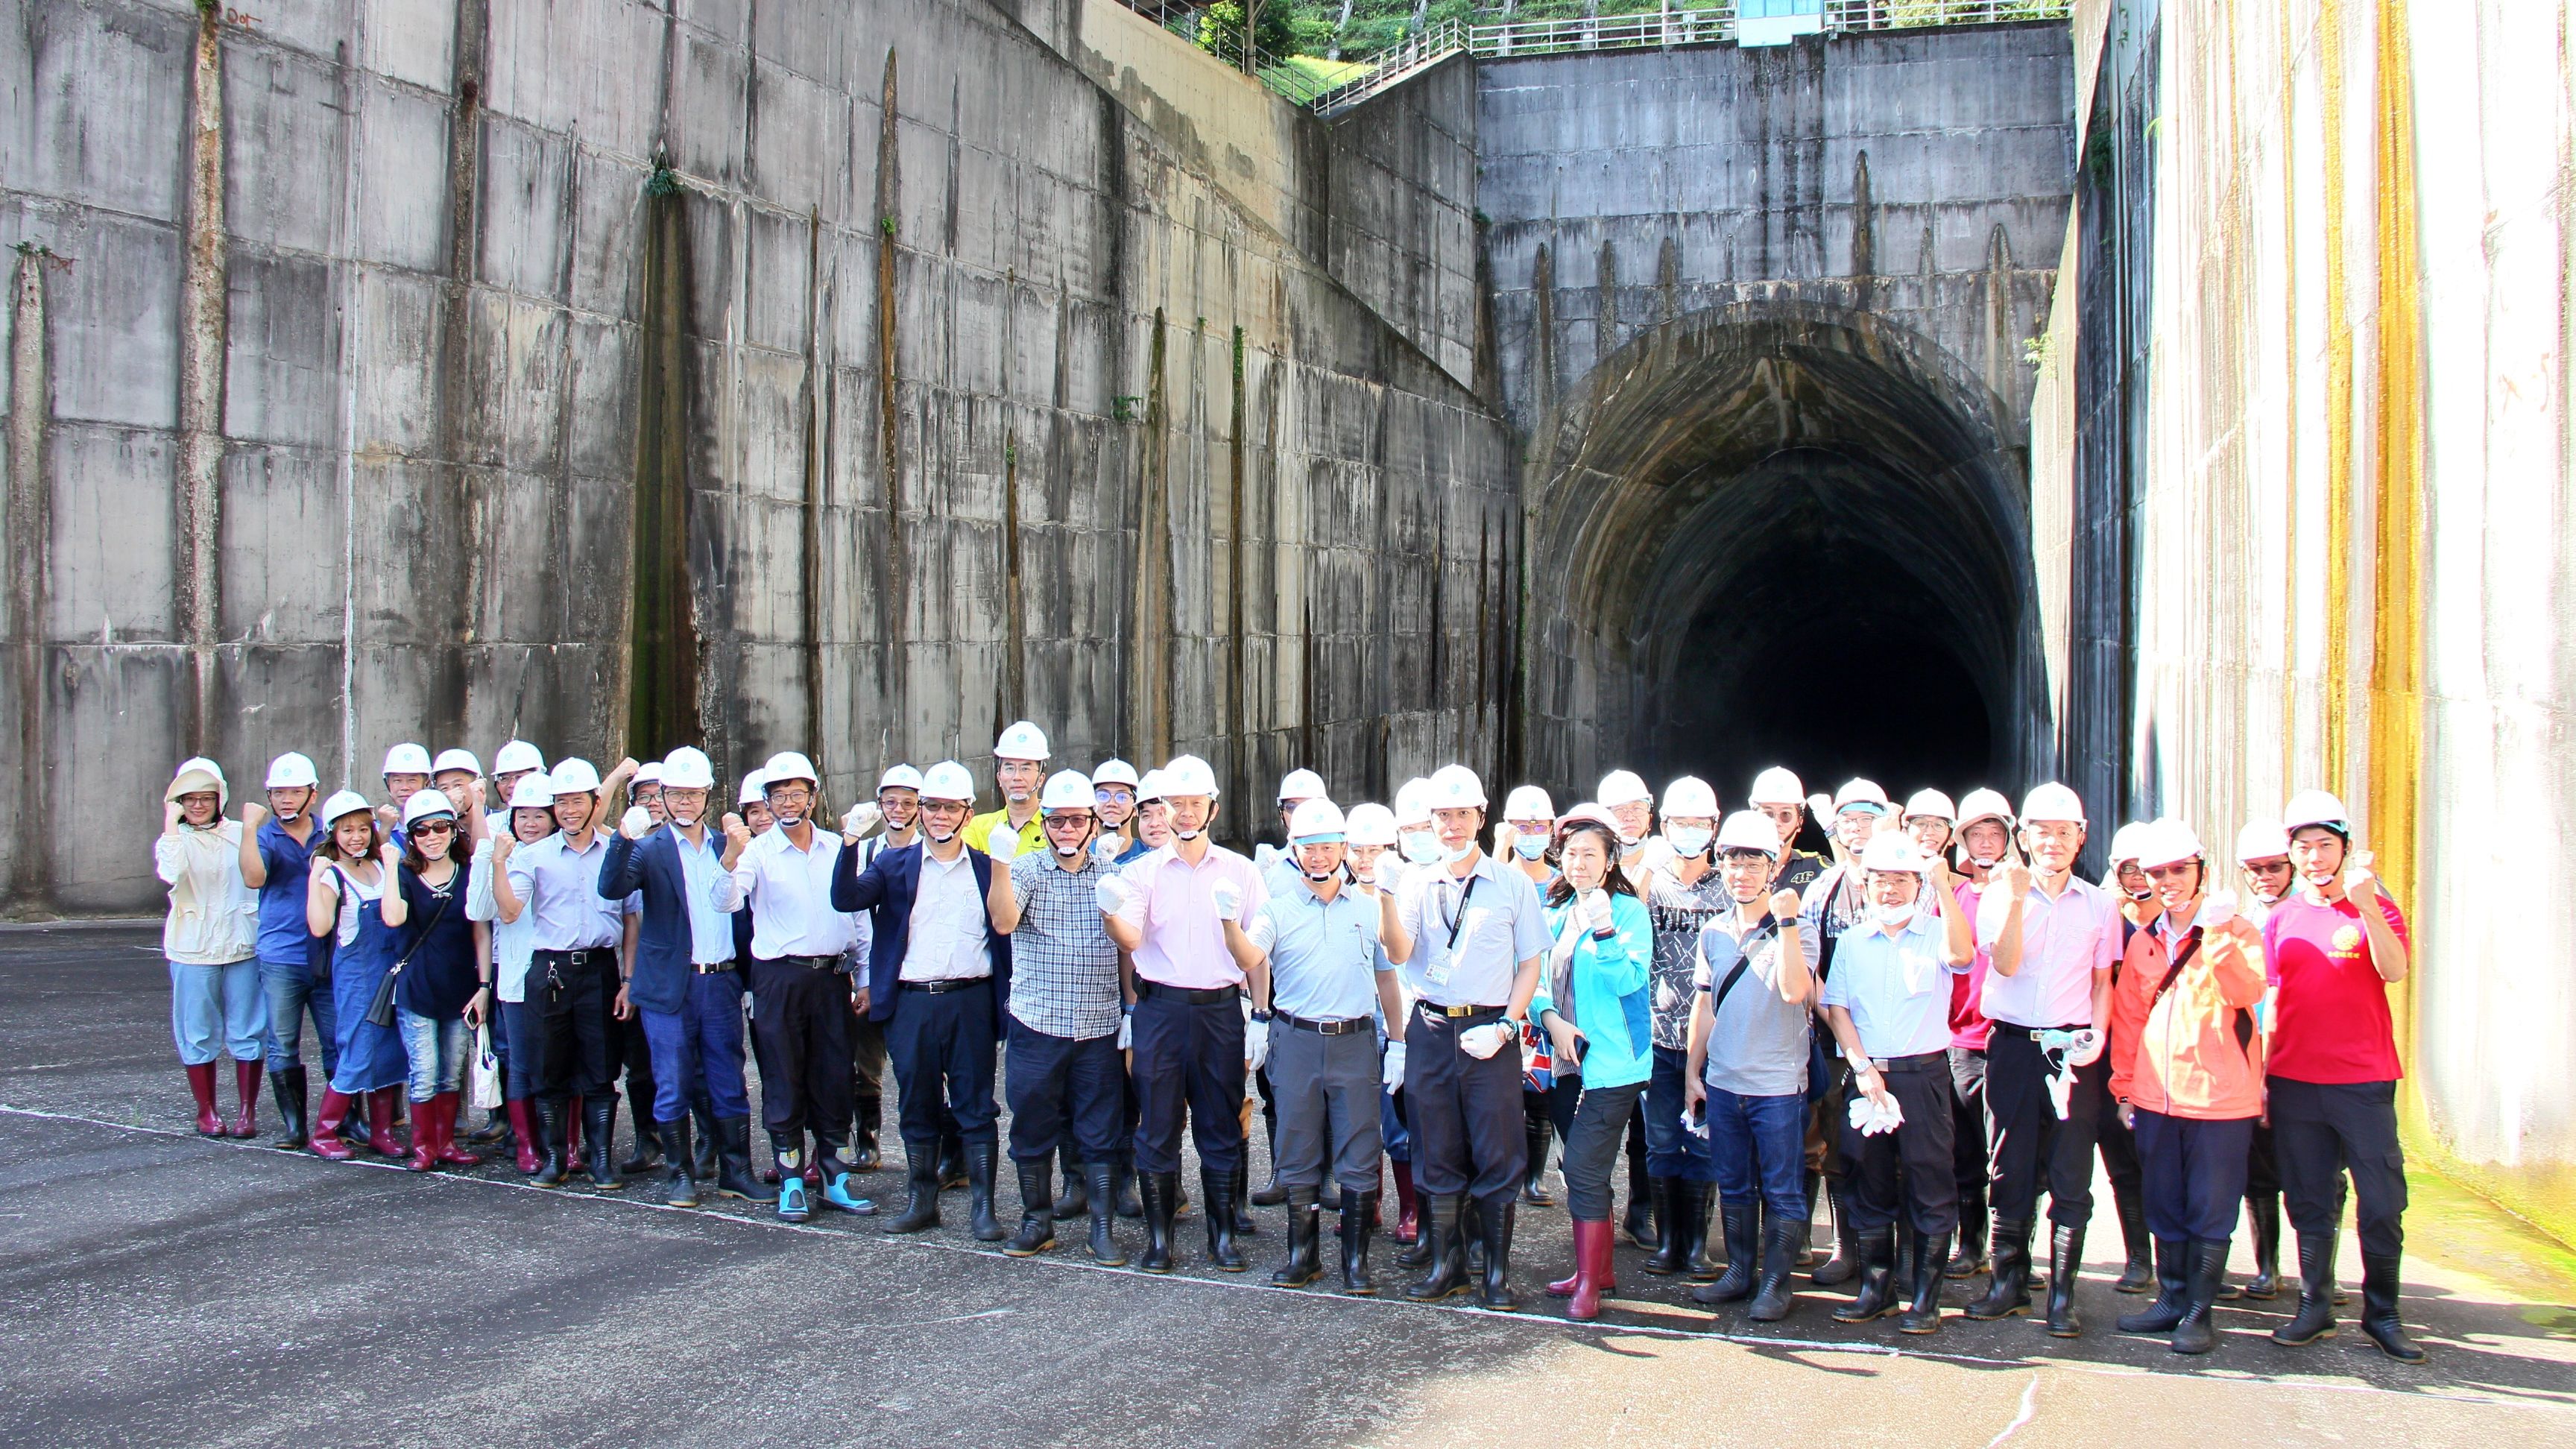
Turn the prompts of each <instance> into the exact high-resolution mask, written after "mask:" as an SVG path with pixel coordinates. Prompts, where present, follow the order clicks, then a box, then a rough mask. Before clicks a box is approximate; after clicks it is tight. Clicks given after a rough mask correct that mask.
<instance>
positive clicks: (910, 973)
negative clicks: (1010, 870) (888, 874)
mask: <svg viewBox="0 0 2576 1449" xmlns="http://www.w3.org/2000/svg"><path fill="white" fill-rule="evenodd" d="M968 855H969V852H967V851H965V850H962V849H961V850H959V851H958V852H957V858H956V859H955V860H949V861H943V860H941V859H940V858H939V857H937V856H935V855H932V854H931V853H930V851H929V849H928V848H927V847H924V848H923V850H922V852H921V875H920V879H919V880H918V881H916V882H915V883H914V886H913V893H912V923H911V927H910V935H909V936H908V937H907V938H906V940H905V941H904V949H903V970H902V972H901V979H903V980H905V981H962V980H968V979H971V978H974V977H978V976H990V975H992V974H993V958H992V957H990V956H988V955H986V954H985V941H986V937H987V935H988V933H989V927H988V925H987V923H986V920H985V916H984V893H983V892H982V891H980V890H978V889H976V887H975V863H974V861H972V860H970V859H968V858H967V857H968ZM996 869H999V867H996Z"/></svg>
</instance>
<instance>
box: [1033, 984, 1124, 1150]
mask: <svg viewBox="0 0 2576 1449" xmlns="http://www.w3.org/2000/svg"><path fill="white" fill-rule="evenodd" d="M1006 1030H1007V1032H1008V1038H1009V1043H1010V1050H1009V1051H1008V1052H1007V1053H1006V1054H1005V1055H1004V1057H1003V1060H1002V1069H1003V1070H1002V1090H1003V1093H1004V1095H1006V1096H1007V1097H1008V1098H1009V1099H1010V1103H1011V1157H1012V1159H1013V1160H1014V1161H1018V1162H1031V1161H1035V1160H1037V1159H1039V1158H1043V1157H1045V1156H1047V1155H1048V1154H1050V1153H1052V1152H1054V1151H1055V1150H1056V1148H1057V1146H1058V1145H1059V1144H1061V1143H1064V1142H1066V1141H1067V1140H1068V1139H1070V1141H1071V1145H1072V1146H1073V1149H1074V1152H1075V1154H1076V1156H1078V1157H1079V1158H1080V1159H1081V1160H1082V1161H1084V1162H1114V1161H1116V1160H1117V1157H1118V1132H1119V1127H1120V1118H1121V1117H1123V1116H1124V1115H1125V1111H1126V1095H1127V1081H1126V1079H1127V1068H1126V1064H1125V1063H1124V1062H1122V1061H1120V1060H1119V1056H1118V1035H1117V1033H1115V1032H1112V1033H1110V1034H1109V1035H1107V1036H1095V1037H1092V1038H1090V1039H1088V1040H1083V1041H1077V1040H1075V1039H1074V1038H1072V1037H1066V1036H1049V1035H1047V1034H1046V1033H1045V1032H1042V1031H1039V1030H1036V1029H1035V1028H1033V1027H1031V1026H1029V1025H1028V1024H1027V1023H1025V1022H1023V1021H1021V1020H1020V1019H1019V1018H1018V1017H1012V1018H1011V1019H1010V1020H1009V1022H1008V1023H1007V1024H1006Z"/></svg>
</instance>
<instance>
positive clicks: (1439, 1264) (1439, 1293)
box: [1396, 1192, 1468, 1303]
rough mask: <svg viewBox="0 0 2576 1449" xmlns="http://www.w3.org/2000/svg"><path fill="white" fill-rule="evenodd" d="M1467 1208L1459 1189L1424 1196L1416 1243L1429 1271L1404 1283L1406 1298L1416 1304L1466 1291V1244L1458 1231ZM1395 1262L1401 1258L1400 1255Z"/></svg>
mask: <svg viewBox="0 0 2576 1449" xmlns="http://www.w3.org/2000/svg"><path fill="white" fill-rule="evenodd" d="M1466 1207H1467V1195H1466V1194H1465V1193H1462V1192H1448V1193H1441V1194H1439V1195H1438V1196H1436V1197H1426V1199H1425V1200H1424V1202H1423V1204H1422V1236H1421V1238H1420V1239H1419V1240H1418V1241H1417V1243H1416V1244H1415V1246H1417V1247H1419V1248H1421V1249H1422V1251H1423V1261H1424V1262H1427V1263H1429V1264H1430V1265H1431V1272H1430V1273H1429V1274H1428V1275H1426V1276H1425V1277H1423V1278H1422V1279H1421V1280H1420V1281H1419V1282H1414V1283H1408V1284H1406V1285H1405V1286H1404V1296H1405V1297H1407V1298H1410V1299H1412V1300H1413V1301H1414V1302H1416V1303H1437V1302H1439V1301H1440V1300H1441V1299H1443V1298H1447V1297H1449V1296H1451V1295H1453V1294H1458V1293H1464V1292H1466V1291H1467V1288H1468V1283H1467V1244H1466V1242H1465V1241H1464V1240H1463V1239H1462V1238H1461V1237H1460V1236H1459V1233H1458V1219H1459V1218H1460V1217H1461V1216H1462V1215H1464V1213H1465V1211H1466ZM1396 1261H1397V1262H1399V1263H1400V1262H1403V1261H1404V1259H1403V1258H1402V1256H1401V1255H1399V1256H1398V1257H1397V1259H1396Z"/></svg>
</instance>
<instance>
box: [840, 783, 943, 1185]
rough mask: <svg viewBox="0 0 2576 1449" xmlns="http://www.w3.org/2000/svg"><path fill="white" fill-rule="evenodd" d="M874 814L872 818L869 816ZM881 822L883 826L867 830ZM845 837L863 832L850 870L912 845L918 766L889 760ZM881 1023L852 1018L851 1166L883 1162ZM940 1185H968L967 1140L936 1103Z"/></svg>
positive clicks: (863, 933)
mask: <svg viewBox="0 0 2576 1449" xmlns="http://www.w3.org/2000/svg"><path fill="white" fill-rule="evenodd" d="M871 814H873V819H871ZM879 824H882V825H883V826H884V828H883V829H882V830H877V831H876V833H875V834H870V833H869V832H870V831H871V830H872V829H875V827H876V826H877V825H879ZM841 833H842V834H843V835H844V836H845V837H846V836H848V835H850V834H853V833H855V834H857V835H859V836H860V837H862V838H861V839H860V841H859V843H858V845H857V846H855V847H853V848H854V849H856V850H857V852H858V859H856V860H854V861H852V862H851V868H852V869H853V870H865V869H867V868H868V864H869V862H871V861H874V860H875V859H876V858H877V856H878V855H879V854H881V853H883V852H885V851H888V850H892V849H894V848H895V847H897V846H903V845H910V844H912V843H913V842H914V841H915V840H917V839H919V838H920V835H921V772H920V771H919V770H916V769H914V768H913V767H912V766H910V765H900V764H899V765H893V766H889V767H888V768H887V770H886V772H885V773H884V774H882V775H880V776H878V777H877V794H876V803H875V804H874V805H873V806H871V805H869V804H866V803H864V802H862V803H861V804H858V805H854V806H852V807H851V808H850V813H849V815H848V816H846V817H844V818H843V820H842V822H841ZM869 931H870V927H869V926H868V924H867V922H866V921H865V920H864V919H862V920H861V921H860V922H859V935H860V937H861V939H860V940H859V941H858V942H857V944H856V947H855V949H856V950H857V951H858V952H859V953H860V954H861V955H864V954H865V953H866V948H867V946H868V944H869V941H868V939H867V938H868V936H869ZM885 1069H886V1046H885V1029H884V1028H883V1027H881V1026H879V1025H878V1024H877V1023H876V1022H874V1021H872V1020H870V1019H869V1018H868V1017H867V1016H866V1015H865V1014H863V1013H862V1014H858V1015H854V1016H853V1017H852V1019H851V1021H850V1109H851V1119H850V1151H849V1162H850V1168H851V1170H852V1171H854V1172H874V1171H876V1170H877V1169H878V1168H879V1167H882V1166H884V1165H885V1157H884V1154H883V1152H882V1151H881V1150H880V1148H879V1144H878V1140H877V1139H878V1134H879V1133H880V1132H882V1131H883V1130H884V1128H885ZM939 1185H940V1187H941V1188H942V1189H943V1190H945V1189H947V1188H951V1187H964V1186H965V1185H966V1146H965V1143H963V1142H962V1141H960V1140H959V1139H958V1136H957V1124H956V1123H955V1122H954V1121H951V1120H950V1119H949V1117H948V1109H947V1108H946V1107H945V1106H943V1107H941V1108H940V1131H939Z"/></svg>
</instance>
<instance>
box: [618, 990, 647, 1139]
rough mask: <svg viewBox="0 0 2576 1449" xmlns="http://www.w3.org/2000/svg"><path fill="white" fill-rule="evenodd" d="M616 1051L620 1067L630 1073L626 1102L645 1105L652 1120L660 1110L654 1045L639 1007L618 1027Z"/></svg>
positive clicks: (627, 1077)
mask: <svg viewBox="0 0 2576 1449" xmlns="http://www.w3.org/2000/svg"><path fill="white" fill-rule="evenodd" d="M617 1028H618V1030H617V1036H616V1038H615V1042H614V1045H615V1048H616V1053H617V1062H618V1065H619V1066H621V1067H623V1068H624V1069H625V1071H626V1100H627V1101H629V1102H641V1103H642V1104H643V1107H642V1109H641V1110H642V1112H643V1114H644V1115H645V1116H646V1117H651V1116H652V1115H653V1114H654V1112H655V1111H656V1110H657V1109H656V1108H655V1107H654V1105H653V1102H654V1097H655V1095H656V1094H655V1092H654V1090H653V1044H652V1043H651V1042H649V1041H647V1040H645V1039H644V1009H643V1008H642V1007H640V1006H639V1007H635V1008H634V1009H633V1010H632V1011H631V1012H630V1013H629V1015H628V1016H627V1018H626V1019H625V1020H624V1021H621V1022H619V1023H617Z"/></svg>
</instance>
